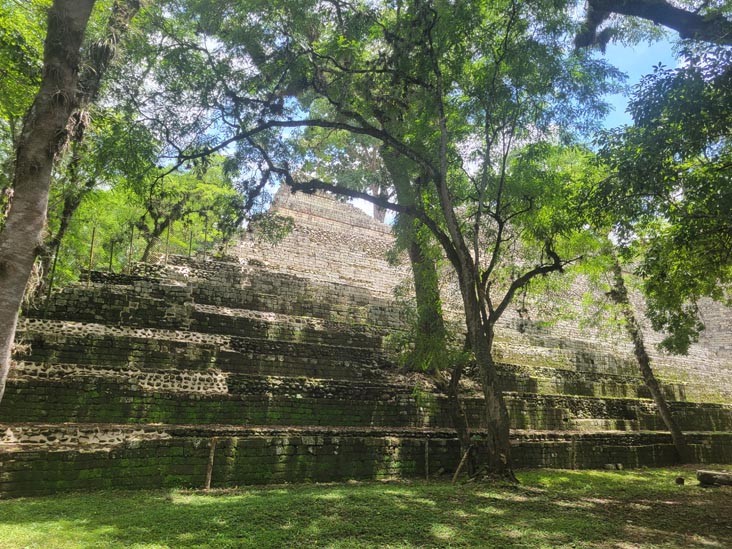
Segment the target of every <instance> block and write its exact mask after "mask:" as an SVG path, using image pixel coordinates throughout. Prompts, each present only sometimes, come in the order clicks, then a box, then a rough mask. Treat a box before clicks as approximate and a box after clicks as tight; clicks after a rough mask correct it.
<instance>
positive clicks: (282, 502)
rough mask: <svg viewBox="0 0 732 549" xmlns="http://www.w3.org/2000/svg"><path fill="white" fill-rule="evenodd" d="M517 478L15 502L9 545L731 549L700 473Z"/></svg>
mask: <svg viewBox="0 0 732 549" xmlns="http://www.w3.org/2000/svg"><path fill="white" fill-rule="evenodd" d="M678 476H683V477H685V479H686V484H685V485H683V486H677V485H676V483H675V479H676V477H678ZM519 478H520V480H521V483H522V484H521V485H520V486H518V487H513V486H502V485H492V484H463V485H456V486H452V485H450V483H449V481H447V480H446V481H433V482H424V481H411V482H409V481H401V482H368V483H345V484H325V485H323V484H321V485H287V486H277V487H265V488H242V489H236V490H213V491H211V492H207V493H206V492H201V491H190V490H155V491H138V492H126V491H125V492H122V491H105V492H93V493H78V494H67V495H60V496H53V497H39V498H24V499H16V500H5V501H0V547H1V548H3V549H14V548H42V549H52V548H71V547H74V548H77V547H78V548H94V549H101V548H108V547H134V548H139V549H142V548H146V549H148V548H149V549H152V548H163V547H171V548H178V547H211V548H214V547H215V548H225V547H256V548H263V547H278V548H279V547H359V548H362V547H501V548H504V547H619V548H628V547H720V548H731V547H732V487H729V486H728V487H719V488H701V487H699V485H698V483H697V481H696V479H695V476H694V469H693V468H669V469H649V470H639V471H546V470H542V471H520V472H519Z"/></svg>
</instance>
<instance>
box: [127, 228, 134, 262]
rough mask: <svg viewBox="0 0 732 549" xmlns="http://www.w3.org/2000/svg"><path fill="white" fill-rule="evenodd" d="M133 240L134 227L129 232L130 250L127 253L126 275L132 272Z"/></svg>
mask: <svg viewBox="0 0 732 549" xmlns="http://www.w3.org/2000/svg"><path fill="white" fill-rule="evenodd" d="M134 239H135V226H134V225H133V226H132V230H131V231H130V249H129V251H128V252H127V274H130V273H131V272H132V241H133V240H134Z"/></svg>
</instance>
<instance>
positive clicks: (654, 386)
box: [608, 251, 694, 463]
mask: <svg viewBox="0 0 732 549" xmlns="http://www.w3.org/2000/svg"><path fill="white" fill-rule="evenodd" d="M610 253H611V256H612V259H611V261H612V267H611V271H612V287H611V290H610V291H609V292H608V295H609V296H610V298H611V299H612V300H613V302H614V303H615V304H616V305H617V306H618V308H619V309H620V313H621V315H622V317H623V320H624V321H625V330H626V332H627V333H628V336H629V337H630V340H631V341H632V343H633V352H634V354H635V358H636V362H637V364H638V368H639V369H640V372H641V375H642V376H643V381H644V382H645V384H646V387H647V388H648V390H649V391H650V393H651V397H652V398H653V401H654V402H655V404H656V408H657V409H658V413H659V415H660V416H661V419H662V420H663V422H664V424H665V425H666V427H667V428H668V430H669V432H670V433H671V438H672V439H673V441H674V446H675V448H676V453H677V454H678V456H679V460H680V461H681V463H689V462H692V461H693V460H694V459H693V455H692V453H691V451H690V449H689V446H688V445H687V444H686V439H685V438H684V434H683V433H682V432H681V429H680V428H679V425H678V423H676V420H675V419H674V417H673V414H672V413H671V409H670V408H669V406H668V403H667V402H666V398H665V397H664V395H663V393H662V392H661V387H660V386H659V384H658V381H657V380H656V376H655V375H654V373H653V369H652V368H651V359H650V357H649V356H648V351H647V349H646V345H645V342H644V340H643V331H642V329H641V326H640V323H639V322H638V319H637V318H636V315H635V311H634V310H633V306H632V305H631V303H630V298H629V297H628V289H627V287H626V285H625V278H624V275H623V271H622V268H621V265H620V260H619V259H618V256H617V255H616V254H615V252H614V251H613V252H610Z"/></svg>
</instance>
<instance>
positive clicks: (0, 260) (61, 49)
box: [0, 0, 94, 400]
mask: <svg viewBox="0 0 732 549" xmlns="http://www.w3.org/2000/svg"><path fill="white" fill-rule="evenodd" d="M93 6H94V0H55V1H54V3H53V6H52V7H51V9H50V10H49V17H48V31H47V36H46V42H45V46H44V67H43V78H42V80H41V87H40V90H39V91H38V94H37V95H36V97H35V99H34V101H33V104H32V105H31V108H30V109H29V111H28V114H27V115H26V118H25V120H24V124H23V132H22V135H21V137H20V140H19V144H18V149H17V153H16V162H15V174H14V180H13V190H14V196H13V202H12V205H11V207H10V211H9V212H8V216H7V219H6V222H5V226H4V227H3V230H2V233H0V400H1V399H2V395H3V393H4V391H5V382H6V380H7V376H8V373H9V370H10V352H11V347H12V344H13V340H14V338H15V328H16V326H17V322H18V311H19V309H20V304H21V301H22V299H23V293H24V291H25V286H26V284H27V282H28V277H29V275H30V272H31V269H32V268H33V262H34V261H35V258H36V253H37V251H38V248H39V247H40V245H41V243H42V236H43V227H44V225H45V222H46V211H47V208H48V191H49V187H50V183H51V169H52V167H53V161H54V157H55V156H56V155H57V154H58V153H60V152H61V150H62V149H63V147H64V146H65V144H66V141H67V139H68V128H67V126H68V123H69V117H70V116H71V114H72V113H73V112H74V110H75V109H76V108H77V106H78V100H77V99H76V98H77V91H78V90H77V86H78V82H79V61H80V48H81V44H82V42H83V40H84V32H85V30H86V25H87V22H88V20H89V15H90V14H91V10H92V7H93Z"/></svg>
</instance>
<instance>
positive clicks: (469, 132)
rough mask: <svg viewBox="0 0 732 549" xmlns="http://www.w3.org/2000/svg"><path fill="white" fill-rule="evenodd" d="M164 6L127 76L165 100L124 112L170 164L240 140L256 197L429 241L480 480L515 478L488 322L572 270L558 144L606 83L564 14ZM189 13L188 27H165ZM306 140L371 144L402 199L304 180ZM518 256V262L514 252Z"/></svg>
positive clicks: (538, 4) (529, 9)
mask: <svg viewBox="0 0 732 549" xmlns="http://www.w3.org/2000/svg"><path fill="white" fill-rule="evenodd" d="M176 6H177V7H176V9H171V10H165V9H164V8H163V7H161V8H160V10H161V11H160V12H158V15H157V16H156V18H153V19H151V23H152V24H154V25H156V26H155V29H156V32H160V33H161V35H162V36H163V38H162V39H161V40H160V44H161V46H160V47H159V48H156V49H155V51H154V52H149V53H150V55H148V57H147V59H162V61H161V62H157V61H154V62H153V63H152V64H150V65H148V64H146V63H142V64H141V66H142V68H141V69H140V71H139V72H140V74H139V75H138V76H137V78H144V76H145V75H148V76H149V75H150V74H151V72H150V71H152V73H154V74H156V75H159V78H158V79H157V80H158V82H159V83H160V84H161V86H162V87H163V88H164V90H165V91H164V92H162V93H161V92H160V90H155V95H156V97H152V96H151V97H149V99H150V101H149V102H148V101H147V100H141V99H140V98H138V99H135V100H136V101H138V102H139V103H142V104H144V105H145V110H144V116H145V117H146V119H147V120H148V121H149V123H150V127H151V128H156V129H155V130H154V131H156V132H157V134H158V135H159V136H160V139H161V141H163V142H165V143H167V146H168V149H169V151H170V153H171V156H172V157H173V158H174V161H175V163H176V165H182V164H185V163H186V162H190V161H194V160H196V159H201V158H204V157H206V156H209V155H211V154H215V153H218V152H223V151H226V150H227V149H228V150H230V149H231V148H232V145H234V144H235V145H236V147H237V150H236V154H237V155H239V157H240V158H249V159H253V160H254V159H259V162H258V165H257V168H256V170H253V171H256V172H257V173H258V174H259V175H258V183H257V185H256V186H259V187H260V188H261V185H263V184H264V183H268V182H280V183H288V184H291V185H292V186H293V187H294V188H296V189H300V190H304V189H309V190H314V189H327V190H331V191H337V192H338V193H342V194H344V195H346V196H355V197H360V198H364V199H366V200H368V201H370V202H372V203H374V204H377V205H379V206H382V207H386V208H391V209H393V210H395V211H396V212H398V213H400V214H405V215H408V216H412V217H414V218H416V219H417V220H418V221H419V223H421V224H422V225H423V226H424V227H427V229H428V230H429V231H430V232H431V233H432V234H433V235H434V238H435V239H436V240H437V241H438V242H439V244H440V246H441V247H442V250H443V252H444V253H445V255H446V257H447V259H448V261H450V263H451V264H452V266H453V267H454V269H455V272H456V277H457V281H458V285H459V287H460V291H461V294H462V298H463V305H464V309H465V321H466V329H467V332H468V343H469V345H468V346H469V349H470V351H471V353H472V355H473V356H474V357H475V360H476V362H477V364H478V366H479V371H480V379H481V385H482V388H483V393H484V396H485V403H486V404H485V425H486V429H487V435H486V440H485V444H486V446H487V449H488V451H487V462H488V466H489V469H490V470H491V472H492V473H493V474H496V475H497V476H501V477H505V478H514V477H513V474H512V471H511V466H510V445H509V439H508V414H507V411H506V406H505V402H504V401H503V396H502V393H501V390H500V388H499V386H498V385H497V374H496V368H495V364H494V362H493V358H492V356H491V349H492V344H493V337H494V329H495V324H496V322H497V321H498V319H499V318H500V317H501V315H502V314H503V313H504V312H505V310H506V309H507V307H508V306H509V305H510V303H511V301H512V299H513V297H514V296H515V295H516V292H517V291H519V290H520V289H521V288H523V287H524V286H525V285H526V284H527V283H528V282H529V281H530V280H532V279H533V278H535V277H537V276H541V275H545V274H548V273H551V272H557V271H560V270H561V269H562V268H563V267H564V265H566V263H567V262H568V261H571V260H572V259H573V258H574V257H575V256H576V251H575V244H576V243H577V242H576V237H577V229H578V228H579V227H581V217H580V216H577V215H575V214H574V213H573V214H567V213H566V211H565V210H564V209H563V208H562V207H560V205H561V203H562V201H566V205H567V206H569V207H570V208H571V204H573V202H574V199H573V191H572V188H573V183H574V181H575V180H576V178H577V177H578V176H579V173H580V170H578V169H577V168H576V167H577V165H578V164H584V163H585V162H584V158H585V154H584V153H583V152H582V151H581V150H580V149H578V148H575V147H564V146H563V144H567V143H570V142H571V141H572V139H573V135H574V134H575V133H576V132H581V131H584V130H587V129H588V128H590V127H592V124H593V121H594V120H595V119H596V116H595V114H596V112H597V111H598V110H600V111H601V110H602V106H601V103H600V102H599V101H598V97H599V95H601V93H602V92H603V91H604V90H607V89H609V88H608V85H607V84H606V78H607V77H608V76H612V71H610V70H609V69H608V68H607V66H606V65H605V64H604V63H603V62H601V61H597V60H594V59H593V58H592V57H591V56H590V55H588V54H585V52H582V51H578V52H575V53H568V48H567V44H566V43H565V38H566V36H567V34H568V31H570V30H571V29H572V23H571V21H570V20H569V18H568V17H567V15H566V12H565V11H564V9H559V10H558V9H557V8H558V7H561V8H566V7H567V6H566V5H565V4H563V3H562V4H561V6H559V5H558V4H557V2H555V1H542V0H536V1H532V2H528V3H527V2H517V1H510V0H502V1H499V2H462V1H461V2H450V3H447V2H442V1H434V2H433V1H424V0H414V1H410V2H403V3H402V2H400V3H397V4H396V5H393V4H390V3H386V4H383V5H382V4H378V3H369V2H357V3H345V2H340V1H335V2H330V3H321V2H299V3H292V2H289V1H284V0H283V1H278V2H271V3H267V4H266V5H265V4H260V3H254V4H251V5H249V4H247V5H243V6H236V7H235V8H232V7H231V6H230V4H229V3H216V2H214V3H211V2H206V3H202V2H199V1H196V0H189V1H187V2H183V3H181V4H180V5H176ZM183 7H184V9H185V10H188V11H187V12H186V13H187V15H186V17H188V19H187V20H184V19H183V18H181V17H177V15H178V14H180V13H181V12H182V10H183ZM191 13H192V14H195V16H194V17H190V14H191ZM148 67H151V68H150V71H148ZM194 88H195V89H196V90H197V91H196V92H195V93H194V92H192V91H191V90H192V89H194ZM143 91H144V90H143ZM166 94H167V95H166ZM143 95H144V94H143ZM146 99H147V98H146ZM161 99H165V101H164V102H163V101H161ZM314 99H318V100H321V101H324V102H326V103H327V105H328V109H327V112H322V111H321V112H317V113H316V112H315V111H314V110H313V109H311V105H312V102H313V100H314ZM183 109H185V110H186V111H187V112H188V113H193V112H195V113H196V116H190V115H186V113H185V112H181V113H180V114H182V116H181V117H180V118H179V119H178V122H177V126H178V127H176V128H174V129H173V130H171V126H170V125H169V124H167V121H168V120H170V119H171V118H174V114H175V113H178V112H179V110H183ZM304 128H322V129H326V130H339V131H342V132H346V133H348V134H351V135H353V136H368V137H369V138H372V139H374V140H376V141H377V142H378V143H379V149H380V151H381V154H382V159H384V158H385V157H386V156H390V157H392V158H394V159H395V162H397V163H400V164H403V167H402V168H401V169H402V171H403V174H404V180H403V182H404V187H405V188H406V189H408V191H409V192H408V193H407V194H408V197H407V198H406V200H407V203H406V204H405V203H401V202H389V201H388V200H386V199H385V198H384V197H380V196H377V197H374V196H372V195H369V194H367V193H364V192H362V191H357V190H353V189H349V188H347V187H343V186H336V185H331V184H330V183H329V182H327V181H323V180H322V179H320V178H318V177H305V178H303V171H302V167H303V165H304V162H305V160H304V159H303V158H302V157H299V156H298V155H297V152H296V151H294V150H293V148H292V147H291V146H290V145H289V140H290V138H291V137H292V134H293V133H294V132H298V131H302V129H304ZM529 145H530V146H529ZM519 151H520V152H519ZM303 179H304V180H303ZM518 248H520V249H521V253H522V254H523V257H524V259H523V260H521V261H519V260H517V259H516V256H514V255H512V253H511V252H510V250H512V249H514V250H515V249H518ZM461 438H462V437H461ZM467 443H468V444H472V443H470V441H467Z"/></svg>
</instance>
